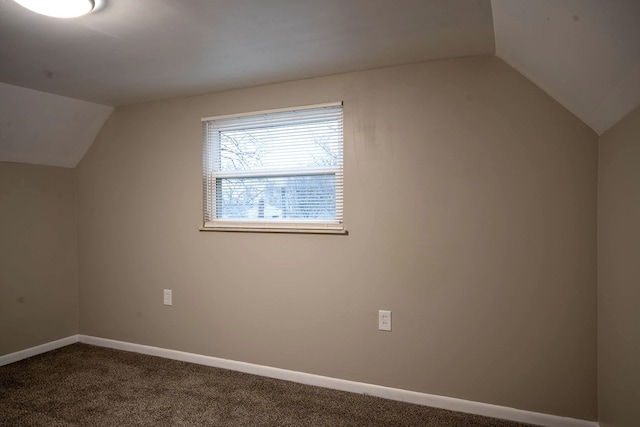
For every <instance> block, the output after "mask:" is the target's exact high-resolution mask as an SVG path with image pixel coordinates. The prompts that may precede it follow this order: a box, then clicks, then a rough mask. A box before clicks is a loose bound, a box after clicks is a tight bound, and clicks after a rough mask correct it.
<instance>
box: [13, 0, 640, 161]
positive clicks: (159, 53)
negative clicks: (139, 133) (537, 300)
mask: <svg viewBox="0 0 640 427" xmlns="http://www.w3.org/2000/svg"><path fill="white" fill-rule="evenodd" d="M101 2H102V3H103V6H102V7H101V8H100V9H99V10H97V11H95V12H94V13H91V14H89V15H87V16H84V17H81V18H77V19H72V20H60V19H55V18H48V17H44V16H39V15H35V14H33V13H31V12H29V11H27V10H26V9H24V8H22V7H21V6H19V5H18V4H16V3H15V2H14V1H12V0H0V82H4V83H6V84H3V85H0V113H2V115H0V161H1V160H11V161H22V162H28V163H44V164H53V165H63V166H70V167H73V166H75V164H77V162H78V161H79V160H80V158H81V157H82V155H83V154H84V152H85V151H86V149H87V148H88V147H89V146H90V144H91V143H92V141H93V139H94V137H95V135H96V134H97V132H98V131H99V129H100V126H101V125H102V123H104V120H105V119H106V116H105V114H106V115H108V114H109V112H110V111H111V110H110V109H108V108H107V109H105V108H104V106H101V105H100V104H105V105H127V104H136V103H142V102H148V101H155V100H160V99H165V98H172V97H177V96H188V95H196V94H202V93H211V92H217V91H222V90H228V89H232V88H239V87H247V86H255V85H261V84H268V83H275V82H280V81H287V80H295V79H302V78H310V77H315V76H322V75H329V74H336V73H341V72H348V71H357V70H364V69H371V68H377V67H383V66H390V65H398V64H404V63H411V62H418V61H426V60H432V59H442V58H452V57H460V56H470V55H492V54H497V55H498V56H499V57H501V58H503V59H504V60H505V61H507V62H508V63H509V64H511V65H512V66H513V67H514V68H516V69H517V70H519V71H520V72H522V73H523V74H524V75H525V76H527V77H528V78H529V79H530V80H532V81H533V82H534V83H536V84H537V85H539V86H540V87H541V88H543V89H544V90H545V91H547V92H548V93H549V94H550V95H551V96H553V97H554V98H556V99H557V100H558V101H559V102H560V103H562V104H563V105H564V106H565V107H567V108H568V109H569V110H570V111H572V112H573V113H574V114H576V115H577V116H578V117H579V118H580V119H582V120H583V121H584V122H585V123H587V124H588V125H589V126H591V127H592V128H593V129H594V130H595V131H596V132H598V133H601V132H602V131H604V130H605V129H606V128H608V127H609V126H611V125H612V124H614V123H615V122H617V121H618V120H619V119H620V118H621V117H623V116H624V115H625V114H627V113H628V112H629V111H630V110H631V109H632V108H633V107H635V106H636V105H638V104H640V86H639V83H640V77H639V76H640V68H639V64H640V56H639V55H640V45H639V43H640V36H639V33H638V31H640V13H639V12H640V10H639V5H640V0H606V1H605V0H395V1H391V0H322V1H319V0H259V1H258V0H189V1H182V2H177V1H175V0H154V1H151V0H146V1H142V0H136V1H132V0H101ZM494 28H495V33H494ZM494 40H495V45H494ZM23 88H30V89H36V90H38V91H41V92H36V91H32V90H28V89H23ZM43 92H46V93H43ZM51 94H56V95H51ZM57 95H59V96H60V97H59V98H60V99H58V98H56V96H57ZM69 98H75V99H69ZM78 100H83V101H89V103H84V104H82V103H80V102H81V101H78ZM76 102H77V103H76ZM16 105H19V106H21V107H20V108H16V107H15V106H16ZM61 105H64V106H65V108H60V106H61ZM56 109H58V110H59V111H57V112H55V111H53V110H56ZM61 112H66V114H67V115H66V116H65V115H64V114H60V113H61ZM82 114H86V115H84V116H83V115H82ZM43 117H45V118H46V117H49V118H50V119H49V120H46V119H45V120H42V121H41V122H38V125H37V126H33V122H34V119H35V118H43ZM61 123H65V124H66V125H65V126H63V127H66V128H67V129H65V130H64V132H66V133H64V132H62V131H60V129H59V127H60V124H61ZM72 128H75V129H72ZM52 129H53V130H55V131H51V130H52Z"/></svg>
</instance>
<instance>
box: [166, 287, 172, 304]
mask: <svg viewBox="0 0 640 427" xmlns="http://www.w3.org/2000/svg"><path fill="white" fill-rule="evenodd" d="M172 304H173V302H172V301H171V289H165V290H164V305H172Z"/></svg>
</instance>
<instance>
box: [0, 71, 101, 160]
mask: <svg viewBox="0 0 640 427" xmlns="http://www.w3.org/2000/svg"><path fill="white" fill-rule="evenodd" d="M112 111H113V107H110V106H107V105H100V104H94V103H92V102H86V101H80V100H77V99H73V98H66V97H64V96H58V95H52V94H49V93H45V92H39V91H36V90H32V89H25V88H21V87H18V86H12V85H8V84H5V83H0V161H9V162H18V163H33V164H41V165H49V166H62V167H69V168H73V167H75V166H76V165H77V164H78V162H79V161H80V160H81V159H82V157H83V156H84V154H85V152H86V151H87V150H88V149H89V147H90V146H91V144H92V143H93V140H94V139H95V137H96V135H97V134H98V132H99V131H100V129H101V128H102V125H104V122H105V121H106V120H107V118H108V117H109V115H110V114H111V112H112Z"/></svg>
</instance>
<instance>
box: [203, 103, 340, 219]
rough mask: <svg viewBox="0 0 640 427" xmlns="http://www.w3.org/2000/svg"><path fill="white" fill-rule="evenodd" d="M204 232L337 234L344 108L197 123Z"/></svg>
mask: <svg viewBox="0 0 640 427" xmlns="http://www.w3.org/2000/svg"><path fill="white" fill-rule="evenodd" d="M202 130H203V151H204V156H203V159H204V160H203V166H204V173H203V177H204V227H205V228H223V229H224V228H227V229H230V228H233V229H280V230H284V231H286V230H291V231H295V230H307V231H308V230H314V229H315V230H342V228H343V226H342V222H343V191H342V190H343V131H342V104H341V103H337V104H325V105H321V106H312V107H301V108H296V109H287V110H274V111H267V112H260V113H249V114H246V115H234V116H222V117H212V118H205V119H202Z"/></svg>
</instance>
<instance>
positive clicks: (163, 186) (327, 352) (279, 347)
mask: <svg viewBox="0 0 640 427" xmlns="http://www.w3.org/2000/svg"><path fill="white" fill-rule="evenodd" d="M336 100H343V101H344V109H345V110H344V111H345V180H346V181H345V224H346V227H347V229H348V230H349V232H350V235H349V236H314V235H311V236H310V235H294V234H284V235H282V234H279V235H276V234H250V233H212V232H204V233H203V232H199V231H198V227H199V225H200V224H201V221H202V212H201V210H202V202H201V199H202V197H201V191H202V189H201V181H202V178H201V127H200V118H201V117H206V116H212V115H219V114H228V113H237V112H250V111H256V110H262V109H271V108H280V107H288V106H295V105H304V104H314V103H322V102H329V101H336ZM596 172H597V136H596V134H595V133H594V132H593V131H591V130H590V129H589V128H587V127H586V126H585V125H584V124H582V123H581V122H580V121H579V120H578V119H576V118H575V117H574V116H572V115H571V114H570V113H568V112H567V111H566V110H565V109H564V108H562V107H561V106H560V105H558V104H557V103H556V102H555V101H553V100H552V99H551V98H550V97H548V96H547V95H546V94H544V93H543V92H542V91H541V90H540V89H538V88H537V87H535V86H534V85H533V84H531V83H530V82H529V81H527V80H526V79H525V78H524V77H522V76H521V75H520V74H518V73H517V72H515V71H514V70H513V69H511V68H510V67H508V66H507V65H505V64H504V63H503V62H501V61H500V60H498V59H496V58H493V57H486V58H468V59H460V60H449V61H437V62H430V63H423V64H416V65H409V66H402V67H395V68H387V69H380V70H373V71H368V72H361V73H353V74H346V75H339V76H333V77H328V78H321V79H313V80H305V81H298V82H290V83H285V84H279V85H271V86H265V87H257V88H250V89H244V90H237V91H232V92H226V93H221V94H215V95H207V96H200V97H193V98H184V99H177V100H171V101H166V102H159V103H153V104H146V105H139V106H131V107H124V108H118V109H117V110H116V111H115V112H114V114H113V115H112V116H111V118H110V119H109V120H108V122H107V124H106V125H105V127H104V128H103V130H102V132H101V133H100V134H99V136H98V138H97V139H96V141H95V143H94V144H93V146H92V147H91V149H90V151H89V152H88V154H87V155H86V156H85V158H84V159H83V161H82V162H81V163H80V165H79V166H78V168H77V179H78V193H77V198H78V218H79V223H78V232H79V249H80V250H79V253H80V332H81V333H83V334H89V335H95V336H100V337H106V338H112V339H117V340H124V341H130V342H135V343H142V344H148V345H153V346H159V347H165V348H171V349H178V350H184V351H188V352H194V353H201V354H206V355H212V356H217V357H222V358H228V359H233V360H240V361H246V362H251V363H257V364H263V365H269V366H276V367H281V368H286V369H292V370H299V371H304V372H310V373H315V374H320V375H327V376H330V377H337V378H344V379H348V380H355V381H362V382H367V383H374V384H381V385H385V386H391V387H398V388H402V389H408V390H415V391H420V392H426V393H433V394H437V395H444V396H453V397H458V398H462V399H470V400H475V401H482V402H488V403H493V404H498V405H505V406H512V407H516V408H522V409H527V410H532V411H539V412H545V413H552V414H558V415H564V416H569V417H576V418H582V419H591V420H593V419H595V418H596V299H595V298H596V282H595V279H596V242H595V238H596V233H595V230H596ZM163 288H169V289H173V292H174V294H173V297H174V305H173V306H172V307H166V306H163V304H162V289H163ZM378 309H389V310H392V311H393V328H394V329H393V332H391V333H386V332H379V331H378V330H377V310H378Z"/></svg>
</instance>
